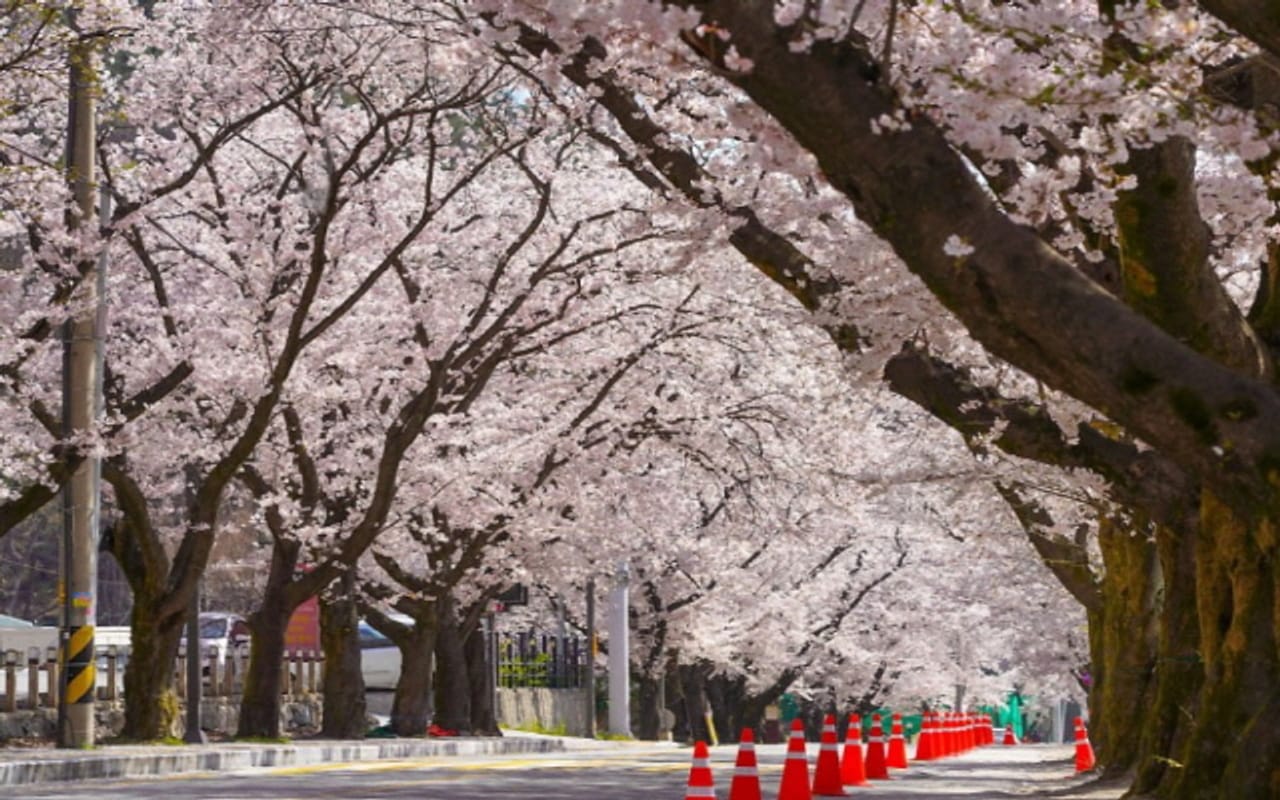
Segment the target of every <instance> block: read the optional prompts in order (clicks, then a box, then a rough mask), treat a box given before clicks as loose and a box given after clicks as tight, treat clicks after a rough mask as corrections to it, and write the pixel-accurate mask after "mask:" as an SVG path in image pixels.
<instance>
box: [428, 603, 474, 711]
mask: <svg viewBox="0 0 1280 800" xmlns="http://www.w3.org/2000/svg"><path fill="white" fill-rule="evenodd" d="M435 688H436V715H435V723H436V724H437V725H439V726H440V727H442V728H447V729H449V730H454V731H457V732H458V733H460V734H466V733H470V732H471V682H470V680H469V679H468V675H467V656H466V652H465V648H464V647H463V639H462V624H461V622H460V620H459V619H458V614H457V608H456V604H455V602H454V600H453V598H452V597H449V596H448V595H444V596H443V597H441V598H440V630H439V631H438V632H437V635H436V687H435Z"/></svg>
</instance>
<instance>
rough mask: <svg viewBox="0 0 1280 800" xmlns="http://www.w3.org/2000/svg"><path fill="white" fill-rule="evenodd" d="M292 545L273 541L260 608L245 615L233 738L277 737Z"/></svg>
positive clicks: (294, 546) (293, 563)
mask: <svg viewBox="0 0 1280 800" xmlns="http://www.w3.org/2000/svg"><path fill="white" fill-rule="evenodd" d="M298 550H299V547H298V545H297V543H295V542H284V541H277V542H276V544H275V546H274V547H272V549H271V572H270V574H269V575H268V576H267V586H266V589H265V590H264V591H263V595H262V604H261V605H260V606H258V610H256V611H254V612H253V613H252V614H250V615H249V633H250V638H249V668H248V670H247V671H246V672H245V677H244V694H243V695H242V696H241V698H240V723H239V725H238V726H237V728H236V736H237V737H241V738H243V737H262V738H268V739H276V738H279V736H280V690H281V688H282V687H281V681H282V678H283V676H284V631H285V628H286V627H287V626H288V624H289V616H290V615H291V614H292V613H293V610H294V607H295V605H296V604H294V603H291V602H290V601H289V595H288V587H289V582H290V581H291V580H292V579H293V570H294V568H295V567H296V566H297V563H298Z"/></svg>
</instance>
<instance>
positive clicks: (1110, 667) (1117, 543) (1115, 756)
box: [1089, 517, 1162, 775]
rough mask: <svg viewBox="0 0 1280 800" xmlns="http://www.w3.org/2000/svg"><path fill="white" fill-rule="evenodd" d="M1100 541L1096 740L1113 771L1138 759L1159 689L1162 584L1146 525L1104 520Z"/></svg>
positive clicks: (1094, 653) (1092, 638)
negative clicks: (1101, 568)
mask: <svg viewBox="0 0 1280 800" xmlns="http://www.w3.org/2000/svg"><path fill="white" fill-rule="evenodd" d="M1098 544H1099V546H1100V548H1101V550H1102V560H1103V563H1104V565H1105V567H1106V573H1105V577H1104V579H1103V580H1102V582H1101V590H1102V592H1101V593H1102V608H1101V609H1100V610H1098V611H1094V612H1091V613H1090V614H1089V645H1090V647H1089V649H1090V654H1091V676H1092V678H1093V686H1092V687H1091V689H1090V698H1089V700H1090V702H1089V705H1090V709H1091V710H1092V712H1093V713H1092V715H1091V717H1092V722H1093V725H1092V730H1091V731H1090V738H1091V739H1092V740H1093V743H1094V746H1095V748H1096V750H1097V753H1098V763H1099V764H1101V765H1102V766H1103V767H1104V769H1105V771H1106V772H1107V773H1109V774H1113V775H1114V774H1121V773H1125V772H1128V771H1129V770H1130V769H1132V768H1133V767H1134V766H1135V765H1136V764H1137V762H1138V758H1139V753H1140V750H1141V741H1142V732H1143V721H1144V720H1143V715H1142V713H1141V709H1145V708H1147V707H1148V705H1149V703H1150V700H1151V695H1153V694H1154V690H1155V666H1156V647H1157V640H1158V631H1157V629H1158V622H1159V608H1158V602H1159V597H1160V589H1161V584H1162V580H1161V574H1160V563H1159V560H1158V558H1157V554H1156V544H1155V541H1154V540H1152V539H1151V538H1150V537H1149V536H1148V534H1147V533H1146V531H1145V530H1138V531H1134V530H1131V529H1129V528H1127V527H1125V526H1123V525H1121V524H1119V523H1118V522H1116V521H1115V520H1113V519H1110V518H1105V517H1104V518H1102V519H1101V520H1099V525H1098Z"/></svg>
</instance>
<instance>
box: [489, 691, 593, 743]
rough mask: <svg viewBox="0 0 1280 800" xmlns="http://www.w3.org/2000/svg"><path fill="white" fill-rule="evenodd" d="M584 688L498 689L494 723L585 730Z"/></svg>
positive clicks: (582, 733) (568, 731)
mask: <svg viewBox="0 0 1280 800" xmlns="http://www.w3.org/2000/svg"><path fill="white" fill-rule="evenodd" d="M588 691H589V690H587V689H499V690H498V724H500V725H504V726H506V727H508V728H525V729H532V728H538V729H541V730H543V731H555V730H559V729H561V728H563V732H564V733H565V734H567V735H569V736H585V735H586V734H587V692H588Z"/></svg>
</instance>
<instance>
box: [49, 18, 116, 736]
mask: <svg viewBox="0 0 1280 800" xmlns="http://www.w3.org/2000/svg"><path fill="white" fill-rule="evenodd" d="M93 59H94V52H93V45H92V44H91V43H90V42H89V41H88V40H85V39H81V40H79V41H77V42H76V43H75V44H73V45H72V46H71V49H70V70H69V71H70V98H69V102H68V110H69V115H68V116H69V118H68V121H67V182H68V183H69V184H70V186H71V189H72V194H73V197H74V201H75V208H74V209H73V210H72V211H71V212H70V213H69V214H68V217H67V220H68V228H70V229H71V230H72V231H74V230H77V229H83V228H91V227H92V226H94V225H96V224H98V217H97V214H96V213H95V209H94V200H95V194H96V188H97V187H96V182H95V177H96V165H95V159H94V155H95V154H94V147H95V139H96V131H95V121H94V116H95V109H94V105H95V102H94V94H95V93H96V92H97V74H96V71H95V68H94V63H93ZM76 267H77V271H78V272H79V274H80V279H79V284H77V287H76V290H75V291H74V292H72V294H71V297H70V299H69V301H68V304H67V310H68V317H67V320H66V322H64V323H63V325H62V426H63V428H62V434H63V440H64V452H65V453H66V455H65V458H66V461H67V467H68V469H69V470H70V471H71V476H70V479H69V480H68V481H67V483H66V485H65V486H64V488H63V490H62V498H63V501H62V504H63V541H62V576H61V578H62V580H61V584H62V585H61V589H62V592H61V594H62V630H61V632H60V643H61V647H60V648H59V652H60V656H61V660H62V669H61V670H60V672H61V674H62V678H63V684H62V691H60V692H59V693H58V746H59V747H76V748H80V747H92V746H93V744H94V730H93V727H94V708H93V701H94V692H95V689H96V686H97V675H96V671H95V667H94V657H93V655H94V654H93V633H94V626H95V624H96V622H97V608H96V605H97V604H96V602H95V601H96V594H97V582H98V516H99V509H100V506H99V497H100V492H99V488H100V485H101V479H102V464H101V461H100V460H99V459H98V458H97V457H96V456H90V455H89V454H88V453H86V452H85V451H84V449H83V448H82V447H80V446H76V445H73V444H72V442H74V441H75V440H76V438H77V437H83V436H85V435H87V434H89V433H90V432H91V431H92V430H93V428H94V424H95V422H96V421H97V420H98V418H99V416H100V415H101V409H102V333H103V326H104V323H105V309H104V305H103V296H104V289H105V272H106V271H105V267H106V262H105V256H103V257H100V258H99V259H98V261H97V263H96V264H95V262H94V261H93V260H91V259H84V260H82V261H81V262H80V263H78V264H77V265H76ZM77 462H78V463H77ZM72 468H74V469H72Z"/></svg>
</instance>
